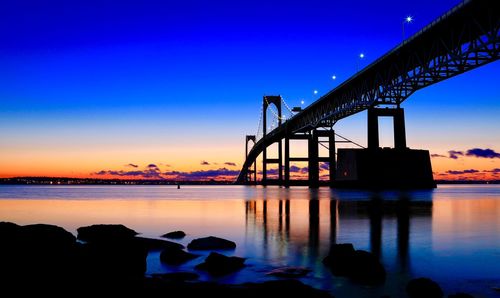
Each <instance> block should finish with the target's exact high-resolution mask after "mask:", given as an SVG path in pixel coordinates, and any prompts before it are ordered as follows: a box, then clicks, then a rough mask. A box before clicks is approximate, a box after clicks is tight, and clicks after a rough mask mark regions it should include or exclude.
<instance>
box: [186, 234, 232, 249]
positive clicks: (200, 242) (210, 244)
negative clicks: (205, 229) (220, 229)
mask: <svg viewBox="0 0 500 298" xmlns="http://www.w3.org/2000/svg"><path fill="white" fill-rule="evenodd" d="M235 248H236V243H234V242H233V241H229V240H226V239H222V238H218V237H213V236H210V237H205V238H198V239H194V240H193V241H191V242H190V243H189V244H188V249H189V250H212V249H235Z"/></svg>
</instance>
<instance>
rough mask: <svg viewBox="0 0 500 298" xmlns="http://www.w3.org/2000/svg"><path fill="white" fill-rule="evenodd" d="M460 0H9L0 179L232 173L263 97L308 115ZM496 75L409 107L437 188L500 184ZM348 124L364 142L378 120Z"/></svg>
mask: <svg viewBox="0 0 500 298" xmlns="http://www.w3.org/2000/svg"><path fill="white" fill-rule="evenodd" d="M458 3H459V1H457V0H441V1H434V0H433V1H431V0H418V1H400V0H398V1H393V0H390V1H367V0H359V1H335V0H330V1H322V0H311V1H306V2H294V1H268V0H266V1H261V0H256V1H189V0H188V1H148V0H145V1H93V0H90V1H78V0H77V1H51V0H48V1H22V0H20V1H9V2H7V3H3V5H2V6H3V7H2V10H0V40H2V43H1V44H0V65H1V68H0V177H14V176H58V177H90V178H111V177H114V178H155V179H159V178H164V179H190V180H203V179H212V178H214V179H232V178H233V177H234V176H235V175H236V174H237V173H238V172H239V170H240V167H241V165H242V163H243V158H244V137H245V135H246V134H255V133H256V131H257V125H258V120H259V113H260V107H261V104H262V96H263V95H281V96H283V98H284V99H285V100H286V101H287V103H288V104H289V105H290V106H301V105H302V106H304V107H305V106H307V105H308V104H310V103H312V102H313V101H314V100H316V99H318V98H319V97H320V96H321V95H322V94H325V93H327V92H328V91H329V90H331V89H332V88H334V87H335V86H337V85H338V84H340V83H341V82H342V81H344V80H346V79H348V78H349V77H350V76H352V75H353V74H354V73H355V72H356V71H357V70H359V69H361V68H363V67H364V66H366V65H368V64H369V63H370V62H371V61H373V60H375V59H377V58H378V57H379V56H381V55H383V54H384V53H385V52H387V51H389V50H390V49H392V48H393V47H395V46H397V45H398V44H399V43H400V42H401V41H402V38H403V36H402V33H403V26H404V31H405V35H406V37H408V36H410V35H412V34H414V33H415V32H417V31H418V30H419V29H421V28H423V27H424V26H425V25H427V24H428V23H430V22H431V21H432V20H434V19H436V18H437V17H439V16H440V15H442V14H443V13H445V12H446V11H448V10H449V9H451V8H452V7H453V6H455V5H456V4H458ZM409 15H411V16H412V17H413V18H414V21H413V22H412V23H411V24H404V25H403V20H404V18H405V17H407V16H409ZM361 53H363V54H364V56H365V57H364V58H363V59H360V58H359V55H360V54H361ZM499 70H500V64H499V63H498V62H496V63H491V64H489V65H486V66H483V67H481V68H479V69H476V70H473V71H471V72H468V73H465V74H462V75H460V76H458V77H455V78H452V79H449V80H446V81H444V82H441V83H439V84H436V85H433V86H431V87H428V88H425V89H423V90H420V91H418V92H416V93H415V94H414V95H412V96H411V97H410V98H409V99H408V100H406V101H405V103H404V104H403V108H405V114H406V132H407V143H408V145H409V146H410V147H411V148H415V149H428V150H430V152H431V154H432V156H433V157H432V165H433V171H434V175H435V178H437V179H494V178H496V179H499V178H500V154H499V153H498V152H500V134H498V129H499V128H500V117H498V115H499V114H500V101H498V99H499V98H500V88H498V81H497V80H498V79H497V77H498V73H499ZM334 75H335V76H336V79H335V80H333V79H332V76H334ZM314 90H317V91H318V94H314V92H313V91H314ZM301 101H303V102H304V104H301ZM380 126H381V134H382V140H381V145H382V146H391V142H390V140H391V137H392V136H391V133H390V130H391V124H390V123H389V122H388V121H382V122H381V124H380ZM335 129H336V131H337V132H338V133H339V134H341V135H343V136H346V137H347V138H349V139H352V140H354V141H356V142H358V143H360V144H363V145H366V112H362V113H358V114H356V115H354V116H352V117H349V118H347V119H344V120H342V121H340V122H339V123H338V124H336V126H335ZM298 146H299V147H300V145H298ZM296 167H297V170H296V173H300V172H301V170H302V169H303V167H304V165H299V164H297V165H296Z"/></svg>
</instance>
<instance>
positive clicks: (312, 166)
mask: <svg viewBox="0 0 500 298" xmlns="http://www.w3.org/2000/svg"><path fill="white" fill-rule="evenodd" d="M318 141H319V139H318V133H317V132H316V130H313V131H312V132H311V134H310V135H309V139H308V151H309V152H308V172H309V187H310V188H317V187H319V157H318Z"/></svg>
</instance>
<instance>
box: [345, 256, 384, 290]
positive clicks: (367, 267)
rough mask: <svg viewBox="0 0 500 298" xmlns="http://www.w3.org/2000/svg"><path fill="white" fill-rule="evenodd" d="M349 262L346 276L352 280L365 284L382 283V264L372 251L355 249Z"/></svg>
mask: <svg viewBox="0 0 500 298" xmlns="http://www.w3.org/2000/svg"><path fill="white" fill-rule="evenodd" d="M351 262H352V263H351V269H350V271H349V274H348V277H349V278H351V279H352V280H353V281H355V282H358V283H361V284H365V285H375V284H381V283H384V281H385V275H386V273H385V269H384V266H382V264H381V263H380V262H379V260H378V258H377V257H375V255H373V254H372V253H369V252H367V251H364V250H356V251H355V252H354V255H353V257H352V258H351Z"/></svg>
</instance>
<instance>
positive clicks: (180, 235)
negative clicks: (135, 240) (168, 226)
mask: <svg viewBox="0 0 500 298" xmlns="http://www.w3.org/2000/svg"><path fill="white" fill-rule="evenodd" d="M161 237H164V238H170V239H182V238H184V237H186V233H184V232H183V231H174V232H169V233H166V234H163V235H161Z"/></svg>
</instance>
